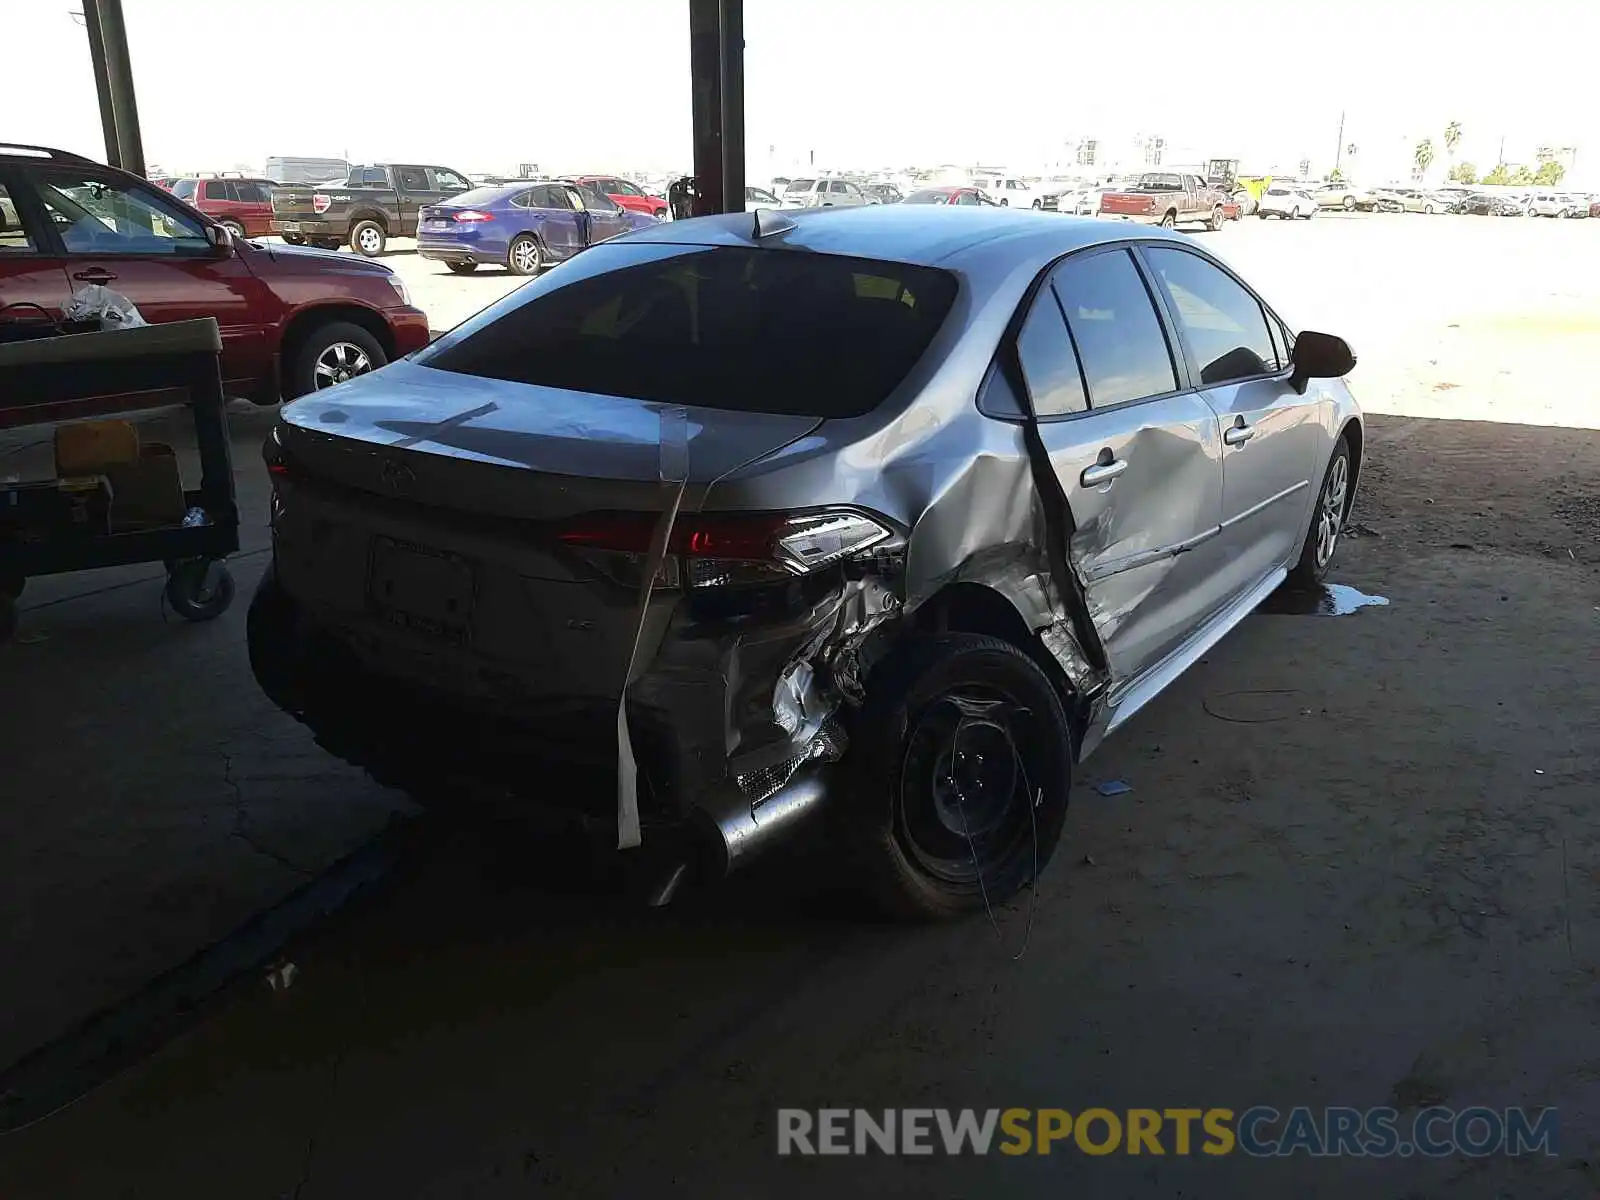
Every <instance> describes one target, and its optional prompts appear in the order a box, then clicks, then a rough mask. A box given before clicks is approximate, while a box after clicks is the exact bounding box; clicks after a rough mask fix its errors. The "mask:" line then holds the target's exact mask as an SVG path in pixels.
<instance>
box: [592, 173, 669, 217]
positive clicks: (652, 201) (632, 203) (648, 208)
mask: <svg viewBox="0 0 1600 1200" xmlns="http://www.w3.org/2000/svg"><path fill="white" fill-rule="evenodd" d="M576 182H578V183H581V184H582V185H583V186H584V187H586V188H593V189H594V190H595V191H597V192H600V193H601V194H602V195H606V196H610V197H611V199H613V200H614V201H616V202H617V204H618V205H620V206H621V207H623V208H625V209H627V210H628V211H629V212H641V213H649V214H650V215H651V216H652V217H654V218H655V219H656V220H658V221H660V220H664V219H665V218H666V215H667V202H666V201H665V200H663V199H662V198H661V197H660V196H652V195H651V194H650V193H649V192H647V191H645V190H644V189H643V188H641V187H640V186H639V185H638V184H636V183H629V182H628V181H627V180H626V179H618V178H617V177H616V176H615V175H579V176H578V177H577V180H576Z"/></svg>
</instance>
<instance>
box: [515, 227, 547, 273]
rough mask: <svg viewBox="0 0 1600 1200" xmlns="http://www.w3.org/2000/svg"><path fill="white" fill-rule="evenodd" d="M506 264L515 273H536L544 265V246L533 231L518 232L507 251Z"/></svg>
mask: <svg viewBox="0 0 1600 1200" xmlns="http://www.w3.org/2000/svg"><path fill="white" fill-rule="evenodd" d="M506 266H507V267H509V268H510V269H511V273H512V274H513V275H536V274H538V272H539V269H540V268H541V267H543V266H544V248H543V247H542V246H540V245H539V239H538V238H536V237H534V236H533V234H531V233H523V234H518V235H517V237H516V238H515V239H513V241H512V243H511V249H510V250H509V251H508V252H507V253H506Z"/></svg>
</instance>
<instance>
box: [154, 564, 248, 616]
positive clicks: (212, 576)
mask: <svg viewBox="0 0 1600 1200" xmlns="http://www.w3.org/2000/svg"><path fill="white" fill-rule="evenodd" d="M167 603H168V604H170V605H172V610H173V611H174V612H175V613H177V614H178V615H179V616H180V617H182V618H184V619H185V620H187V621H210V620H212V619H213V618H215V617H220V616H221V615H222V614H223V613H225V612H227V611H228V605H230V604H232V603H233V576H232V575H231V574H229V572H228V568H227V567H226V566H225V565H224V564H223V563H222V562H220V561H219V560H217V559H204V558H193V559H189V560H188V561H186V562H181V563H174V564H173V565H172V567H171V569H170V570H169V572H168V574H167Z"/></svg>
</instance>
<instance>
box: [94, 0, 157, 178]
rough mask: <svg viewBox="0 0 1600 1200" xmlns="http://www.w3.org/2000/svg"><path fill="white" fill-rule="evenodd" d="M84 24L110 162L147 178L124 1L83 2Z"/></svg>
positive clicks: (96, 0) (98, 0)
mask: <svg viewBox="0 0 1600 1200" xmlns="http://www.w3.org/2000/svg"><path fill="white" fill-rule="evenodd" d="M83 23H84V26H85V27H86V28H87V30H88V33H89V57H90V59H91V60H92V61H93V63H94V81H95V90H96V92H98V93H99V96H100V127H101V131H102V132H103V133H104V134H105V136H106V143H107V144H106V158H107V159H108V160H109V161H110V162H111V164H112V165H113V166H117V167H121V168H122V169H123V170H124V171H132V172H133V173H134V174H135V175H143V174H144V141H143V139H142V138H141V137H140V136H139V104H138V101H137V100H135V99H134V94H133V65H132V63H131V62H130V61H129V58H128V27H127V25H126V24H125V23H124V22H123V19H122V0H83Z"/></svg>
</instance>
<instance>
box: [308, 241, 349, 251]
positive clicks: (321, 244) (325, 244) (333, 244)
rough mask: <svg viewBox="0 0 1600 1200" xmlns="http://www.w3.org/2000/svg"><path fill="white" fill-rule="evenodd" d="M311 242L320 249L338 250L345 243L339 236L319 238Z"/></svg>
mask: <svg viewBox="0 0 1600 1200" xmlns="http://www.w3.org/2000/svg"><path fill="white" fill-rule="evenodd" d="M311 244H312V245H313V246H315V247H316V248H317V249H318V250H337V249H338V248H339V247H340V246H342V245H344V243H343V242H341V241H340V240H339V239H338V238H318V239H317V240H316V241H314V242H312V243H311Z"/></svg>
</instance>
